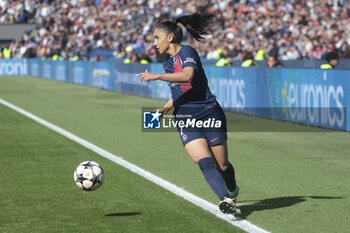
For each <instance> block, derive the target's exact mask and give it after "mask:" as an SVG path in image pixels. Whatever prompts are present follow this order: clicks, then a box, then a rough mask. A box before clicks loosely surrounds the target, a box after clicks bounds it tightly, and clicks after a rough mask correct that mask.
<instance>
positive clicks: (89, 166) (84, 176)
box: [73, 161, 104, 191]
mask: <svg viewBox="0 0 350 233" xmlns="http://www.w3.org/2000/svg"><path fill="white" fill-rule="evenodd" d="M73 177H74V182H75V184H76V185H77V186H78V187H79V188H81V189H83V190H85V191H93V190H96V189H98V188H99V187H100V186H101V185H102V184H103V178H104V173H103V169H102V167H101V166H100V165H99V164H98V163H96V162H93V161H84V162H82V163H80V164H79V165H78V167H77V168H76V169H75V171H74V176H73Z"/></svg>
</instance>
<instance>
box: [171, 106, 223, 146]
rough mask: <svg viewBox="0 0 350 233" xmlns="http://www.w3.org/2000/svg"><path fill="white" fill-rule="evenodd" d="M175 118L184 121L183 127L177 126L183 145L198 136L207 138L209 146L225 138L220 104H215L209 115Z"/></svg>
mask: <svg viewBox="0 0 350 233" xmlns="http://www.w3.org/2000/svg"><path fill="white" fill-rule="evenodd" d="M177 120H178V121H183V122H184V124H183V127H179V126H181V124H178V127H177V128H178V131H179V134H180V138H181V141H182V144H183V146H185V145H186V144H187V143H189V142H191V141H193V140H195V139H198V138H205V139H207V141H208V145H209V146H215V145H218V144H221V143H223V142H224V141H226V140H227V128H226V117H225V113H224V111H223V110H222V108H221V107H220V106H216V107H215V110H214V111H213V112H212V113H211V114H210V115H208V116H206V117H203V118H198V119H195V118H186V117H180V118H177Z"/></svg>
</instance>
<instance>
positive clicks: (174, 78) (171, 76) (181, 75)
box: [136, 66, 195, 83]
mask: <svg viewBox="0 0 350 233" xmlns="http://www.w3.org/2000/svg"><path fill="white" fill-rule="evenodd" d="M194 73H195V69H194V68H193V67H190V66H188V67H185V68H183V70H182V71H181V72H177V73H165V74H154V73H150V72H148V71H147V70H146V71H145V72H143V73H139V74H137V75H136V76H139V77H140V83H142V81H146V82H148V81H150V80H162V81H166V82H173V83H189V82H191V81H192V79H193V76H194Z"/></svg>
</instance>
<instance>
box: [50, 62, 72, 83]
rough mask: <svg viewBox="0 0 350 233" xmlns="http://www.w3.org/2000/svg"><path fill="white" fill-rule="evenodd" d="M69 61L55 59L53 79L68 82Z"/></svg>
mask: <svg viewBox="0 0 350 233" xmlns="http://www.w3.org/2000/svg"><path fill="white" fill-rule="evenodd" d="M68 63H69V61H56V69H54V72H55V73H54V79H56V80H57V81H61V82H70V78H69V77H70V76H69V65H68Z"/></svg>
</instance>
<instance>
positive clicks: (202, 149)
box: [185, 138, 212, 163]
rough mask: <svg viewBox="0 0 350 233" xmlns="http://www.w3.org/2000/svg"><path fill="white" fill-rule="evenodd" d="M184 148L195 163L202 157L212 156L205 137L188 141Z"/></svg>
mask: <svg viewBox="0 0 350 233" xmlns="http://www.w3.org/2000/svg"><path fill="white" fill-rule="evenodd" d="M185 150H186V152H187V154H188V155H189V156H190V157H191V159H192V160H193V161H194V162H195V163H198V161H199V160H201V159H203V158H206V157H212V154H211V151H210V148H209V145H208V142H207V139H205V138H198V139H195V140H193V141H190V142H189V143H187V144H186V145H185Z"/></svg>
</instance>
